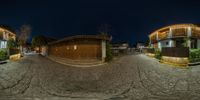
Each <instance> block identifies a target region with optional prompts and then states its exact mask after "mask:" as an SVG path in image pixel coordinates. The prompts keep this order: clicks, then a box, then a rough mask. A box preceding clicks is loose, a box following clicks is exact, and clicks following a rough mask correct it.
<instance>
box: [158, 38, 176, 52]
mask: <svg viewBox="0 0 200 100" xmlns="http://www.w3.org/2000/svg"><path fill="white" fill-rule="evenodd" d="M163 47H174V41H173V40H164V41H160V42H158V48H159V49H160V50H161V48H163Z"/></svg>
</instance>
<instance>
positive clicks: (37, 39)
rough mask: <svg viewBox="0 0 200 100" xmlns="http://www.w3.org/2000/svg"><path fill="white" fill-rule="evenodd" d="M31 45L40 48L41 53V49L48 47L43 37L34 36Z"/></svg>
mask: <svg viewBox="0 0 200 100" xmlns="http://www.w3.org/2000/svg"><path fill="white" fill-rule="evenodd" d="M31 43H32V46H33V47H39V53H40V51H41V47H42V46H45V45H47V41H46V38H45V37H44V36H42V35H38V36H34V37H33V39H32V42H31Z"/></svg>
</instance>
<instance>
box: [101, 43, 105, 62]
mask: <svg viewBox="0 0 200 100" xmlns="http://www.w3.org/2000/svg"><path fill="white" fill-rule="evenodd" d="M101 51H102V56H101V57H102V61H103V62H105V58H106V41H105V40H102V41H101Z"/></svg>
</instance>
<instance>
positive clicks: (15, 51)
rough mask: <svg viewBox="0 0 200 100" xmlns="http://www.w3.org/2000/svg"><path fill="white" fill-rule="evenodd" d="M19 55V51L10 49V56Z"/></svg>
mask: <svg viewBox="0 0 200 100" xmlns="http://www.w3.org/2000/svg"><path fill="white" fill-rule="evenodd" d="M18 53H20V50H19V49H10V55H14V54H18Z"/></svg>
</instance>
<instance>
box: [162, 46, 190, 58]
mask: <svg viewBox="0 0 200 100" xmlns="http://www.w3.org/2000/svg"><path fill="white" fill-rule="evenodd" d="M161 53H162V56H168V57H189V48H188V47H164V48H162V51H161Z"/></svg>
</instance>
